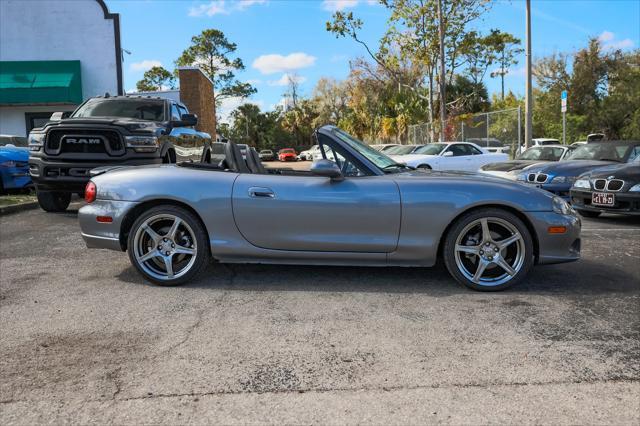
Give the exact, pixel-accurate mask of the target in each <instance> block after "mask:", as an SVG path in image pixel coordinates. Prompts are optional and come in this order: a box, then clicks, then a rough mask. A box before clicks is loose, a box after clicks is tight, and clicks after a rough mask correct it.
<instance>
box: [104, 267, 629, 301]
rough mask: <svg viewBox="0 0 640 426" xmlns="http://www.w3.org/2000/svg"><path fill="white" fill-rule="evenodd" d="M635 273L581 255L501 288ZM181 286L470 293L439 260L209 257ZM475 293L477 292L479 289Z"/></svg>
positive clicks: (136, 278) (555, 288)
mask: <svg viewBox="0 0 640 426" xmlns="http://www.w3.org/2000/svg"><path fill="white" fill-rule="evenodd" d="M116 278H118V279H120V280H122V281H125V282H129V283H132V284H141V285H145V286H150V287H157V288H161V287H159V286H156V285H154V284H152V283H150V282H148V281H146V280H144V279H143V278H142V277H141V276H140V275H139V274H138V273H137V271H136V270H135V269H134V268H133V267H132V266H131V267H128V268H127V269H125V270H123V271H122V272H121V273H120V274H119V275H118V276H117V277H116ZM639 282H640V280H639V279H638V276H637V275H636V276H634V275H632V274H629V273H627V272H625V271H623V270H620V269H619V268H616V267H614V266H609V265H605V264H602V263H599V262H594V261H589V260H581V261H578V262H575V263H569V264H560V265H540V266H536V267H534V268H533V270H532V271H531V272H530V273H529V276H528V277H527V278H526V279H525V280H524V281H522V282H521V283H519V284H517V285H515V286H514V287H512V288H511V289H508V290H506V292H508V293H512V294H548V293H553V294H576V295H578V294H579V295H584V294H607V293H614V292H615V293H619V292H623V293H627V292H628V293H632V292H640V284H639ZM183 287H184V288H202V289H225V290H231V291H320V292H354V293H368V292H375V293H416V294H418V293H420V294H427V295H430V296H433V297H445V296H453V295H456V294H460V293H467V294H468V293H470V292H472V291H471V290H469V289H467V288H466V287H464V286H462V285H461V284H458V283H457V282H456V281H454V279H453V278H451V276H450V275H449V273H448V272H447V270H446V268H445V267H444V266H443V265H442V263H441V262H440V263H438V264H437V265H436V266H434V267H432V268H397V267H387V268H384V267H383V268H373V267H346V266H298V265H260V264H222V263H217V262H211V263H210V264H209V265H208V266H207V268H206V269H205V271H203V273H202V274H201V275H200V276H199V277H198V278H197V279H196V280H194V281H192V282H190V283H187V284H185V285H184V286H183ZM477 294H481V293H480V292H478V293H477Z"/></svg>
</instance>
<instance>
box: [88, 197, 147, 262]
mask: <svg viewBox="0 0 640 426" xmlns="http://www.w3.org/2000/svg"><path fill="white" fill-rule="evenodd" d="M136 204H137V203H136V202H132V201H114V200H96V201H94V202H93V203H91V204H87V205H85V206H83V207H82V208H80V210H79V211H78V222H79V223H80V231H81V232H82V238H83V239H84V242H85V244H86V245H87V247H88V248H101V249H110V250H117V251H123V250H124V249H126V241H124V239H121V235H120V229H121V227H122V222H123V220H124V218H125V217H126V215H127V213H128V212H129V211H131V209H132V208H133V207H135V206H136ZM98 216H110V217H112V218H113V222H111V223H102V222H98V220H97V217H98Z"/></svg>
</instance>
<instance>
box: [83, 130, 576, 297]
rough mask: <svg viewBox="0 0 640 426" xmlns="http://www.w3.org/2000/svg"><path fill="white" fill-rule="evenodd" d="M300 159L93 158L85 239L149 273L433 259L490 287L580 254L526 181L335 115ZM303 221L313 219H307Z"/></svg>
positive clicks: (231, 154)
mask: <svg viewBox="0 0 640 426" xmlns="http://www.w3.org/2000/svg"><path fill="white" fill-rule="evenodd" d="M313 137H314V142H315V143H316V144H318V146H319V147H320V150H321V153H322V157H323V158H321V159H317V160H316V161H314V162H313V164H312V166H311V169H310V170H309V171H295V170H292V169H286V168H282V169H266V168H265V167H264V166H263V165H262V163H261V162H260V158H259V156H258V154H257V152H256V151H255V150H254V149H249V150H248V152H247V155H246V159H245V158H243V156H242V154H241V153H240V150H239V149H238V147H237V146H236V145H235V144H234V143H232V142H228V143H227V144H226V147H225V159H224V160H223V161H222V162H221V163H220V164H203V163H180V164H177V165H156V166H141V167H127V168H117V169H114V170H108V169H104V170H101V171H99V172H96V173H95V174H96V176H94V177H93V178H92V179H91V181H90V182H89V183H88V184H87V188H86V191H85V199H86V201H87V204H86V205H85V206H83V207H82V208H81V209H80V212H79V221H80V227H81V230H82V236H83V238H84V240H85V242H86V244H87V246H88V247H90V248H107V249H113V250H119V251H127V252H128V254H129V258H130V260H131V263H132V264H133V265H134V267H135V268H136V269H137V270H138V271H139V272H140V273H141V274H142V275H143V276H144V277H145V278H146V279H147V280H149V281H152V282H154V283H157V284H160V285H176V284H182V283H185V282H188V281H189V280H191V279H193V278H194V277H195V276H196V274H198V273H199V272H200V271H201V270H202V268H203V266H204V265H205V264H206V263H207V262H208V260H209V258H210V257H213V258H214V259H215V260H217V261H219V262H236V263H275V264H311V265H361V266H406V267H409V266H422V267H429V266H433V265H434V264H435V263H436V261H437V260H438V259H439V258H441V259H443V261H444V263H445V265H446V267H447V269H448V270H449V272H450V273H451V275H452V276H453V278H455V279H456V280H457V281H459V282H460V283H462V284H464V285H466V286H468V287H470V288H472V289H476V290H501V289H504V288H507V287H509V286H511V285H513V284H515V283H517V282H519V281H521V280H522V279H523V278H524V277H525V276H526V275H527V273H528V272H529V270H530V269H531V267H532V266H533V265H534V264H536V263H540V264H543V263H560V262H569V261H574V260H577V259H578V258H579V257H580V220H579V219H578V217H577V215H576V213H575V212H574V210H573V209H572V208H571V207H570V206H569V204H567V203H566V202H565V201H564V200H562V199H561V198H559V197H556V196H553V195H552V194H550V193H548V192H546V191H542V190H540V189H538V188H536V187H534V186H532V185H523V184H520V183H517V182H513V181H509V180H506V179H501V178H495V177H490V176H482V175H479V174H476V173H465V172H444V171H433V170H414V169H412V168H411V167H408V166H406V165H404V164H399V163H397V162H395V161H394V160H392V159H391V158H389V157H387V156H386V155H385V154H383V153H381V152H379V151H376V150H375V149H373V148H371V147H370V146H368V145H366V144H364V143H362V142H360V141H358V140H357V139H355V138H353V137H352V136H350V135H348V134H347V133H345V132H344V131H342V130H340V129H338V128H336V127H334V126H324V127H321V128H320V129H318V130H317V131H316V132H315V133H314V135H313ZM309 223H313V224H314V226H309Z"/></svg>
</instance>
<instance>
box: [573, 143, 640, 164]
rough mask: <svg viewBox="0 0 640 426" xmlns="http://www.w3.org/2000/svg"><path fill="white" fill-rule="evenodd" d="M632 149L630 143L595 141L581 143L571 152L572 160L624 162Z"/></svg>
mask: <svg viewBox="0 0 640 426" xmlns="http://www.w3.org/2000/svg"><path fill="white" fill-rule="evenodd" d="M633 149H634V146H633V145H631V144H625V143H615V142H596V143H589V144H586V145H582V146H580V147H579V148H576V150H575V151H574V152H573V154H571V159H572V160H600V161H618V162H624V161H625V159H626V158H627V157H628V155H629V152H631V150H633Z"/></svg>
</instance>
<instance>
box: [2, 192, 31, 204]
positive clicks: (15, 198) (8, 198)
mask: <svg viewBox="0 0 640 426" xmlns="http://www.w3.org/2000/svg"><path fill="white" fill-rule="evenodd" d="M32 201H36V196H35V195H25V194H23V195H0V207H7V206H11V205H14V204H23V203H30V202H32Z"/></svg>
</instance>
